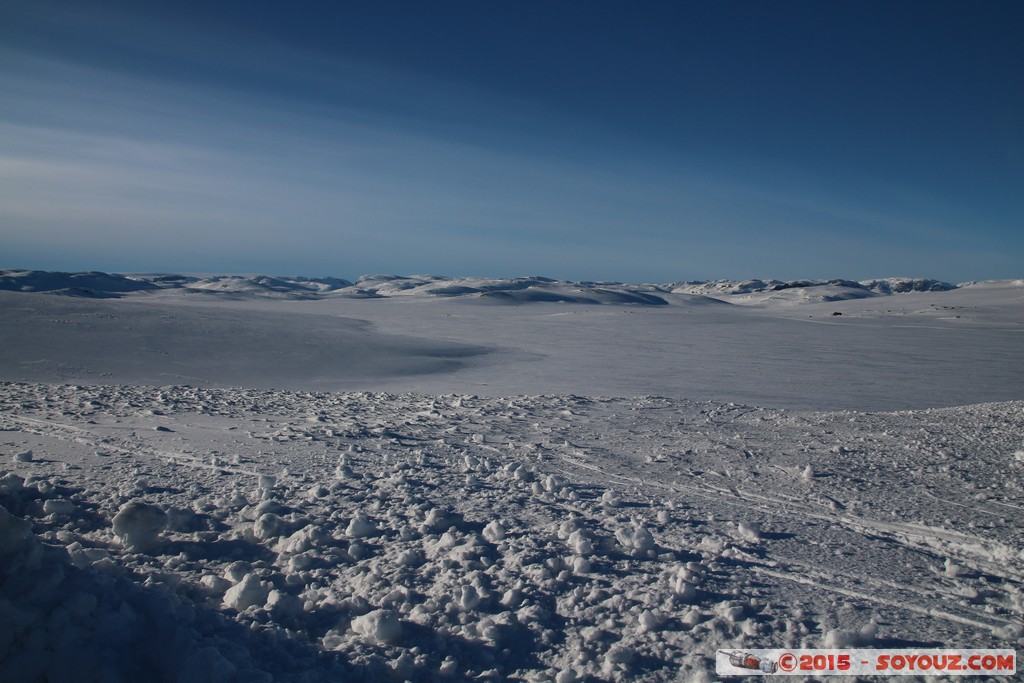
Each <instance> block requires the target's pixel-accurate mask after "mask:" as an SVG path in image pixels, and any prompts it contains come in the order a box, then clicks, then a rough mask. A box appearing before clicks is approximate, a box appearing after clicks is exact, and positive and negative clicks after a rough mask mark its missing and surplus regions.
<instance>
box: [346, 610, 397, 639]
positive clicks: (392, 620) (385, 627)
mask: <svg viewBox="0 0 1024 683" xmlns="http://www.w3.org/2000/svg"><path fill="white" fill-rule="evenodd" d="M352 631H353V632H355V633H356V634H358V635H360V636H362V637H363V638H365V639H367V640H370V641H375V642H378V643H384V644H394V643H397V642H399V641H400V640H401V639H402V632H403V629H402V622H401V620H400V619H399V618H398V613H397V612H395V611H394V610H391V609H377V610H374V611H372V612H370V613H368V614H364V615H362V616H360V617H356V618H355V619H353V620H352Z"/></svg>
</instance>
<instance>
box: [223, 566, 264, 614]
mask: <svg viewBox="0 0 1024 683" xmlns="http://www.w3.org/2000/svg"><path fill="white" fill-rule="evenodd" d="M269 594H270V586H269V584H267V583H266V582H265V581H261V580H260V577H259V576H257V575H256V574H252V573H250V574H246V575H245V576H244V577H243V578H242V580H241V581H239V582H238V584H237V585H234V586H232V587H231V588H229V589H227V590H226V591H225V592H224V606H225V607H230V608H232V609H236V610H238V611H239V612H242V611H244V610H246V609H248V608H250V607H262V606H263V605H264V604H266V602H267V596H268V595H269Z"/></svg>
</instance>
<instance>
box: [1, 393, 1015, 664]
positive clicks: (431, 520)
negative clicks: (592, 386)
mask: <svg viewBox="0 0 1024 683" xmlns="http://www.w3.org/2000/svg"><path fill="white" fill-rule="evenodd" d="M0 408H2V411H0V428H2V429H3V430H4V431H0V448H2V449H3V450H2V451H0V455H3V454H8V457H6V458H4V459H3V462H5V463H9V465H5V467H8V468H9V469H8V471H6V472H4V473H3V474H2V476H0V506H2V507H3V510H0V554H2V555H3V558H4V562H3V563H2V565H0V567H2V571H3V572H5V574H4V582H3V584H2V589H0V590H2V595H0V612H2V613H3V616H4V617H5V618H4V619H0V624H4V626H0V666H2V667H3V670H4V671H5V672H13V673H14V674H17V676H12V679H13V680H33V679H34V678H39V677H43V676H46V677H48V680H52V681H60V680H111V681H116V680H138V678H139V677H140V676H142V677H144V678H147V679H149V680H168V681H179V680H180V681H185V680H188V681H260V680H266V681H270V680H274V681H288V680H296V681H304V680H309V681H315V680H348V679H351V680H388V679H394V680H405V679H411V680H467V679H485V680H488V679H490V680H503V679H512V680H529V681H541V680H546V681H551V680H554V681H563V682H564V681H576V680H678V679H683V680H685V679H694V680H699V679H701V678H703V677H707V676H708V675H709V671H710V670H711V669H712V668H713V656H714V652H715V650H716V649H717V648H719V647H737V648H741V647H775V646H780V647H781V646H788V647H798V646H804V647H821V646H829V647H832V646H834V647H853V646H865V645H869V646H870V645H886V644H890V645H891V644H907V643H923V642H942V643H947V644H948V645H949V646H960V647H968V646H971V647H974V646H996V645H999V646H1006V643H1007V642H1010V643H1020V642H1021V638H1022V636H1024V633H1022V631H1021V629H1020V628H1019V624H1020V620H1021V615H1022V612H1024V592H1022V590H1021V585H1022V584H1021V581H1022V578H1024V577H1022V572H1021V570H1020V567H1021V566H1022V561H1024V546H1022V545H1021V543H1020V535H1019V529H1020V521H1021V508H1020V505H1019V501H1020V498H1021V493H1022V491H1024V488H1022V485H1024V472H1022V469H1024V468H1021V467H1020V466H1019V462H1018V459H1017V457H1016V455H1015V453H1016V452H1017V451H1018V450H1019V448H1020V446H1021V444H1022V443H1024V441H1022V424H1024V419H1022V418H1024V412H1022V408H1021V405H1020V404H991V405H988V406H977V407H969V408H962V409H948V410H936V411H918V412H910V413H889V414H863V413H828V414H812V413H795V412H787V411H781V410H779V411H769V410H761V409H756V408H750V407H746V406H738V405H733V404H717V403H694V402H687V401H679V400H669V399H658V398H651V397H646V398H636V399H604V398H584V397H576V396H540V397H528V396H524V397H517V398H513V399H508V398H502V399H494V398H479V397H472V396H450V395H446V396H423V395H413V394H369V393H350V394H331V393H290V392H272V391H256V390H214V389H192V388H188V387H164V388H160V389H148V388H141V387H81V386H79V387H68V386H49V385H27V384H4V385H2V392H0ZM154 423H159V424H161V425H164V426H165V427H167V429H166V430H161V431H157V430H154V429H152V426H153V424H154ZM979 425H982V426H983V427H984V428H983V429H980V430H979V427H978V426H979ZM26 450H31V451H32V453H33V454H34V457H32V458H30V459H27V460H24V459H18V458H16V457H10V456H11V455H13V454H17V453H21V452H25V451H26ZM100 453H102V454H103V455H100ZM809 472H810V473H809ZM901 491H902V492H904V493H903V494H902V495H896V493H897V492H901ZM908 491H912V492H913V495H906V492H908ZM868 568H872V569H873V571H869V570H868ZM172 645H173V646H172ZM50 653H59V654H60V656H59V657H53V656H51V655H50ZM68 662H77V664H75V665H74V666H71V665H70V664H68ZM62 667H63V668H62ZM142 672H145V675H143V673H142Z"/></svg>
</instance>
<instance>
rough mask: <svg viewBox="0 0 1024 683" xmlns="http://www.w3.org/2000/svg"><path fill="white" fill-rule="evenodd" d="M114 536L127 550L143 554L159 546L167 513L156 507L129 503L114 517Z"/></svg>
mask: <svg viewBox="0 0 1024 683" xmlns="http://www.w3.org/2000/svg"><path fill="white" fill-rule="evenodd" d="M113 523H114V535H115V536H117V538H118V540H120V541H121V545H123V546H124V547H125V548H127V549H128V550H134V551H141V552H145V551H148V550H152V549H154V548H156V547H157V546H159V545H160V532H161V531H163V530H164V529H165V528H166V526H167V513H166V512H164V511H163V510H162V509H160V508H159V507H157V506H156V505H151V504H149V503H143V502H140V501H134V500H133V501H131V502H129V503H125V504H124V505H122V506H121V509H120V510H118V512H117V514H116V515H114V520H113Z"/></svg>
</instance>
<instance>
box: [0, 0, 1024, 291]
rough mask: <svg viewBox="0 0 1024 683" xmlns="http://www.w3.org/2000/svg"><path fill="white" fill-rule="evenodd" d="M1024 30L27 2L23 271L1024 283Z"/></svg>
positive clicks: (752, 9) (16, 125)
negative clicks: (912, 277)
mask: <svg viewBox="0 0 1024 683" xmlns="http://www.w3.org/2000/svg"><path fill="white" fill-rule="evenodd" d="M86 5H87V6H86ZM1022 43H1024V4H1021V3H1017V2H983V3H962V2H956V3H953V2H856V3H853V2H849V3H840V2H771V3H769V2H699V3H698V2H646V3H645V2H634V3H622V2H618V3H615V2H530V1H525V2H433V3H425V2H394V3H388V2H331V3H328V2H317V3H309V2H306V3H304V2H298V3H280V2H233V1H228V2H224V1H221V2H174V3H169V2H137V1H136V2H104V1H99V2H90V3H87V4H86V3H71V2H68V3H63V2H50V1H38V0H37V1H36V2H20V1H12V0H5V2H3V3H2V4H0V88H2V90H3V91H4V92H6V93H7V96H5V97H4V98H0V251H2V252H6V257H5V259H4V261H5V263H3V264H0V265H3V266H7V267H14V266H24V267H40V268H67V269H81V268H102V269H110V270H121V271H139V270H179V271H183V270H192V271H199V270H215V271H245V272H255V271H261V272H276V273H299V274H335V275H343V276H354V275H358V274H360V273H364V272H372V271H390V272H402V273H410V272H432V273H440V274H452V275H456V274H480V275H512V274H523V273H527V272H537V273H542V274H547V275H553V276H562V277H575V278H594V279H598V278H608V279H624V280H634V281H635V280H648V281H651V280H658V281H665V280H673V279H684V278H709V277H748V276H765V277H827V276H841V277H870V276H882V275H892V274H920V275H927V276H935V277H942V278H946V279H953V280H964V279H975V278H986V277H1019V276H1020V275H1021V272H1020V269H1021V266H1020V264H1021V263H1022V262H1024V261H1022V256H1024V238H1022V230H1021V227H1022V218H1024V85H1022V82H1024V79H1022V77H1021V75H1022V74H1024V48H1022ZM4 243H6V245H5V244H4Z"/></svg>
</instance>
